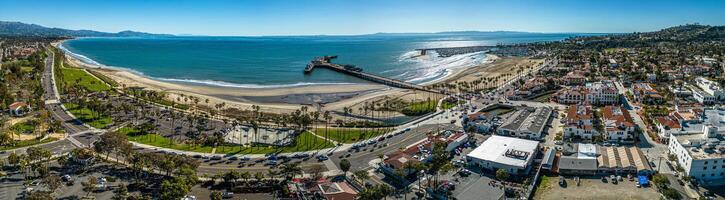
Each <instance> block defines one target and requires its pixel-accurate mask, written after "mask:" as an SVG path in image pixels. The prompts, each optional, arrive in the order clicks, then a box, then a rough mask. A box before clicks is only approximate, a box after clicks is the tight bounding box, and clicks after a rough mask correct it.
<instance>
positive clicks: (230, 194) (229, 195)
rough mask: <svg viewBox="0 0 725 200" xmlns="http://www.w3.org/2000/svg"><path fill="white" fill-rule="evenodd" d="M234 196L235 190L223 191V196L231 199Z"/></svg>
mask: <svg viewBox="0 0 725 200" xmlns="http://www.w3.org/2000/svg"><path fill="white" fill-rule="evenodd" d="M232 197H234V192H229V191H227V192H224V193H222V198H225V199H229V198H232Z"/></svg>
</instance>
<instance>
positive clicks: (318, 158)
mask: <svg viewBox="0 0 725 200" xmlns="http://www.w3.org/2000/svg"><path fill="white" fill-rule="evenodd" d="M328 159H330V158H329V157H327V156H326V155H319V156H317V160H318V161H320V162H322V161H325V160H328Z"/></svg>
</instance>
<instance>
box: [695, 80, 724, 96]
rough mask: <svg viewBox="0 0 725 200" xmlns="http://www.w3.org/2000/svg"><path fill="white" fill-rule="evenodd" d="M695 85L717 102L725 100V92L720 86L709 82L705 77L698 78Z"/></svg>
mask: <svg viewBox="0 0 725 200" xmlns="http://www.w3.org/2000/svg"><path fill="white" fill-rule="evenodd" d="M695 84H697V87H699V88H700V89H702V91H703V92H705V93H707V94H709V95H710V96H713V97H715V98H716V99H717V100H725V91H723V89H722V88H720V84H718V83H715V82H713V81H710V80H707V79H706V78H703V77H697V78H696V79H695Z"/></svg>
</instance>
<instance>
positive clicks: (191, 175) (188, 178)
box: [175, 165, 199, 186]
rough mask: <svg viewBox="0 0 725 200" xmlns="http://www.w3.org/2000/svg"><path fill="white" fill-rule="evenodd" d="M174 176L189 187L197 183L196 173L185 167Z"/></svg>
mask: <svg viewBox="0 0 725 200" xmlns="http://www.w3.org/2000/svg"><path fill="white" fill-rule="evenodd" d="M175 174H176V177H178V178H181V179H183V180H184V182H185V183H187V184H188V185H189V186H193V185H195V184H196V183H197V182H199V178H198V177H197V176H196V171H195V170H194V169H192V168H191V167H189V166H187V165H182V166H181V167H180V168H179V170H178V171H176V173H175Z"/></svg>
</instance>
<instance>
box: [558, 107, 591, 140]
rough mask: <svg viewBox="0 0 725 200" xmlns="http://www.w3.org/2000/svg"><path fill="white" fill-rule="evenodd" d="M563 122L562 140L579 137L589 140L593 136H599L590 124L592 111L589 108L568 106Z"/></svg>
mask: <svg viewBox="0 0 725 200" xmlns="http://www.w3.org/2000/svg"><path fill="white" fill-rule="evenodd" d="M564 120H565V122H564V124H565V127H564V138H570V137H579V138H583V139H588V140H591V139H592V137H593V136H595V135H599V133H598V132H597V130H595V129H594V125H593V124H592V121H593V120H594V111H593V110H592V107H591V106H581V105H579V106H569V108H568V109H567V115H566V118H564Z"/></svg>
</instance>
